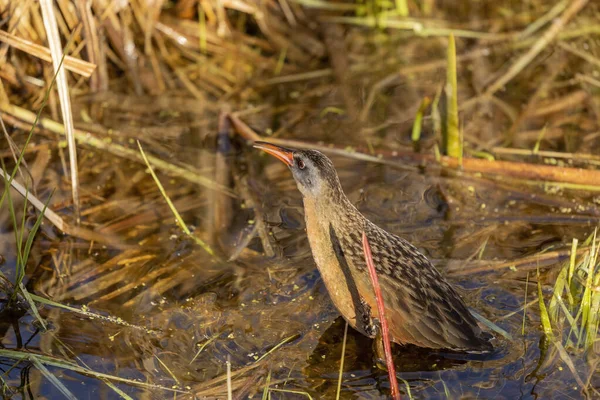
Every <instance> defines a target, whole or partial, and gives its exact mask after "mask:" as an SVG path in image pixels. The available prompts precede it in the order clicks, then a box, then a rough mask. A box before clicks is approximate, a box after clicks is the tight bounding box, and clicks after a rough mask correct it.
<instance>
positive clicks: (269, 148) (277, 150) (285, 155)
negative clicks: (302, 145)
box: [254, 142, 294, 167]
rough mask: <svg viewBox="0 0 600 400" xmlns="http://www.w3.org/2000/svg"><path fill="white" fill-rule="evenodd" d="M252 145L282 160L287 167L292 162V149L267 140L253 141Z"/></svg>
mask: <svg viewBox="0 0 600 400" xmlns="http://www.w3.org/2000/svg"><path fill="white" fill-rule="evenodd" d="M254 147H255V148H257V149H261V150H263V151H265V152H267V153H269V154H270V155H272V156H275V157H277V158H278V159H280V160H281V161H283V162H284V163H285V164H286V165H287V166H288V167H291V166H292V165H293V164H294V151H293V150H290V149H286V148H285V147H281V146H276V145H274V144H271V143H267V142H254Z"/></svg>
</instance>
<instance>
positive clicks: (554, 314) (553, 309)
mask: <svg viewBox="0 0 600 400" xmlns="http://www.w3.org/2000/svg"><path fill="white" fill-rule="evenodd" d="M568 268H569V265H568V264H565V265H564V266H563V268H562V269H561V271H560V273H559V274H558V277H557V278H556V283H555V284H554V291H553V293H552V298H551V299H550V305H549V306H548V315H549V316H550V320H551V321H554V322H555V323H556V322H557V320H558V311H559V310H558V299H560V298H561V296H562V294H563V292H564V290H565V287H567V276H568V273H569V271H568Z"/></svg>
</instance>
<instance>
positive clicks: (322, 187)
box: [254, 142, 342, 199]
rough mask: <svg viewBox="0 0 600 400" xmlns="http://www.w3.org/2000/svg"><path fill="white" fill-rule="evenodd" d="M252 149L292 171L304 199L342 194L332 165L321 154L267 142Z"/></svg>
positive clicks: (257, 144)
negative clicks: (275, 159) (270, 156)
mask: <svg viewBox="0 0 600 400" xmlns="http://www.w3.org/2000/svg"><path fill="white" fill-rule="evenodd" d="M254 147H255V148H257V149H261V150H263V151H265V152H267V153H269V154H271V155H272V156H275V157H277V158H278V159H279V160H281V161H283V162H284V163H285V164H286V165H287V166H288V167H289V168H290V170H291V171H292V175H293V176H294V179H295V180H296V184H297V185H298V189H299V190H300V192H301V193H302V195H303V196H304V197H309V198H315V199H316V198H321V199H322V198H323V197H324V196H330V197H337V196H339V195H341V194H342V187H341V185H340V180H339V179H338V176H337V172H336V171H335V168H334V167H333V163H332V162H331V160H330V159H329V158H327V157H326V156H325V155H324V154H323V153H321V152H319V151H316V150H296V149H288V148H285V147H281V146H276V145H274V144H271V143H267V142H255V143H254Z"/></svg>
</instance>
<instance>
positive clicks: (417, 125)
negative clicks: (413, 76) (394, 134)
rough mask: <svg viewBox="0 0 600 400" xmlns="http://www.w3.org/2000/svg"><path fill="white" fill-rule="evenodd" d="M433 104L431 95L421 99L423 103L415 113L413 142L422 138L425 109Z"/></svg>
mask: <svg viewBox="0 0 600 400" xmlns="http://www.w3.org/2000/svg"><path fill="white" fill-rule="evenodd" d="M429 104H431V99H429V97H425V98H423V100H422V101H421V105H420V106H419V109H418V110H417V114H416V115H415V121H414V122H413V127H412V134H411V136H410V137H411V139H412V141H413V142H418V141H419V140H420V139H421V128H422V127H423V114H425V110H427V107H429Z"/></svg>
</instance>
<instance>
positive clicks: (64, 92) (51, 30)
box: [40, 0, 81, 225]
mask: <svg viewBox="0 0 600 400" xmlns="http://www.w3.org/2000/svg"><path fill="white" fill-rule="evenodd" d="M40 7H41V9H42V16H43V20H44V27H45V29H46V35H47V37H48V43H49V44H50V53H51V55H52V64H53V66H54V73H55V74H56V88H57V90H58V97H59V99H60V109H61V111H62V118H63V123H64V127H65V134H66V136H67V143H68V147H69V166H70V170H71V192H72V195H73V208H74V212H75V222H76V224H77V225H79V224H80V223H81V201H80V199H79V168H78V167H79V166H78V165H77V145H76V143H75V135H74V129H75V127H74V124H73V114H72V112H71V98H70V97H69V83H68V81H67V73H66V72H65V69H64V68H61V67H62V59H63V50H62V44H61V42H60V34H59V32H58V26H57V24H56V16H55V15H54V2H53V1H52V0H40ZM49 90H51V88H49Z"/></svg>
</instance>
